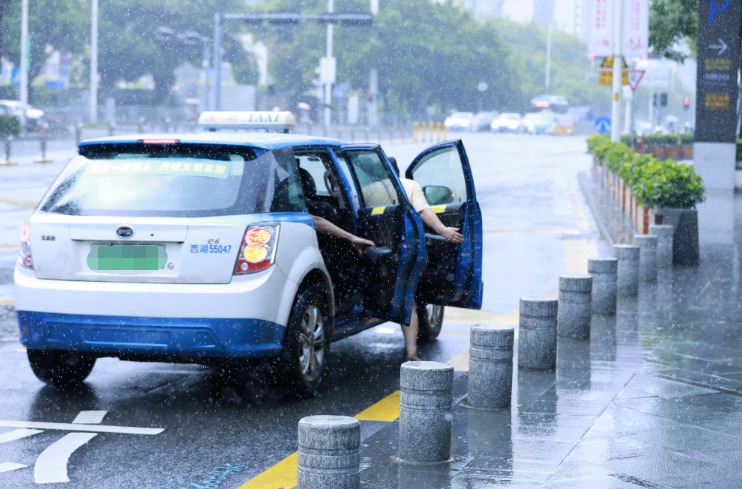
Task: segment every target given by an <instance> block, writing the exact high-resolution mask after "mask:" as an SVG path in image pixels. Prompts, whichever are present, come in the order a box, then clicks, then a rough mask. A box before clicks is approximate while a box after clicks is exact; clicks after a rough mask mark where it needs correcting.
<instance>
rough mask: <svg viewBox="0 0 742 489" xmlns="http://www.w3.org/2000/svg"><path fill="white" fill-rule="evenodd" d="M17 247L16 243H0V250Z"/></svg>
mask: <svg viewBox="0 0 742 489" xmlns="http://www.w3.org/2000/svg"><path fill="white" fill-rule="evenodd" d="M13 248H18V245H0V250H12V249H13Z"/></svg>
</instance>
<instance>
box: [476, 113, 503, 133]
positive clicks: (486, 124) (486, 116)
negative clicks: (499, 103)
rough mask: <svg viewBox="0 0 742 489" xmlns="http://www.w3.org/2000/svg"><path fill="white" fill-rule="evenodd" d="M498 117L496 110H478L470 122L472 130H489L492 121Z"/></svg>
mask: <svg viewBox="0 0 742 489" xmlns="http://www.w3.org/2000/svg"><path fill="white" fill-rule="evenodd" d="M495 117H497V112H496V111H494V110H493V111H487V112H477V113H476V115H475V116H474V119H472V121H471V123H470V124H469V130H470V131H477V132H478V131H489V130H490V126H491V125H492V121H493V120H494V119H495Z"/></svg>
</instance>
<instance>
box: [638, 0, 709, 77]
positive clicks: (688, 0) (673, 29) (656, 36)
mask: <svg viewBox="0 0 742 489" xmlns="http://www.w3.org/2000/svg"><path fill="white" fill-rule="evenodd" d="M697 38H698V0H653V1H652V2H650V4H649V46H650V47H651V48H652V52H653V53H654V54H655V55H657V56H661V57H663V58H668V59H672V60H675V61H678V62H681V63H682V62H683V60H684V59H685V58H686V57H687V55H686V54H685V53H683V52H680V51H678V50H677V49H675V48H676V46H677V44H678V43H679V42H681V41H686V42H687V43H688V45H689V46H690V48H691V50H692V52H694V53H695V48H696V40H697Z"/></svg>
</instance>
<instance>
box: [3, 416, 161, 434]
mask: <svg viewBox="0 0 742 489" xmlns="http://www.w3.org/2000/svg"><path fill="white" fill-rule="evenodd" d="M0 426H5V427H6V428H31V429H40V430H64V431H87V432H93V433H119V434H122V435H159V434H160V433H162V432H163V431H165V429H164V428H137V427H134V426H108V425H84V424H74V423H43V422H38V421H13V420H7V419H0Z"/></svg>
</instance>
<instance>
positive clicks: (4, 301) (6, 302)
mask: <svg viewBox="0 0 742 489" xmlns="http://www.w3.org/2000/svg"><path fill="white" fill-rule="evenodd" d="M0 306H15V300H13V299H7V298H4V297H0Z"/></svg>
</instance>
